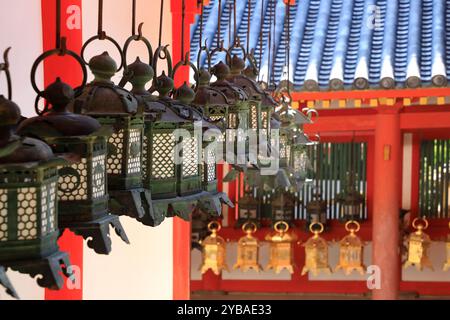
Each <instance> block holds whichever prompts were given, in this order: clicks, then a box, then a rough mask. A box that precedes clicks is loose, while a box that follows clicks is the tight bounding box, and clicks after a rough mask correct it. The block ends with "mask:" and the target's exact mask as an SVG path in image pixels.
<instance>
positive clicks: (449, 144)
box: [443, 140, 450, 218]
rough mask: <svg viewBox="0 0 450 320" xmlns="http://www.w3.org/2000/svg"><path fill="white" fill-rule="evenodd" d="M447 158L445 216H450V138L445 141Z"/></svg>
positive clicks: (445, 161) (445, 162) (445, 160)
mask: <svg viewBox="0 0 450 320" xmlns="http://www.w3.org/2000/svg"><path fill="white" fill-rule="evenodd" d="M444 155H445V158H444V164H445V166H446V167H445V168H446V173H445V175H444V197H443V198H444V212H445V215H444V217H445V218H450V214H449V203H448V197H449V188H450V181H449V178H450V172H449V170H450V168H449V167H450V140H446V141H445V152H444Z"/></svg>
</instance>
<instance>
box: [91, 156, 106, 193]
mask: <svg viewBox="0 0 450 320" xmlns="http://www.w3.org/2000/svg"><path fill="white" fill-rule="evenodd" d="M105 160H106V156H105V155H104V154H102V155H99V156H96V157H94V158H93V159H92V198H93V199H98V198H102V197H103V196H105V194H106V192H105Z"/></svg>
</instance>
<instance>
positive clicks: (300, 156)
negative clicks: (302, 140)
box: [294, 152, 308, 171]
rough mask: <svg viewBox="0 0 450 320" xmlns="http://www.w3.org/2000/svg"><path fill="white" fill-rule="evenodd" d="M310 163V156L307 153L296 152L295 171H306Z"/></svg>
mask: <svg viewBox="0 0 450 320" xmlns="http://www.w3.org/2000/svg"><path fill="white" fill-rule="evenodd" d="M307 163H308V156H307V154H306V153H305V152H295V154H294V170H295V171H306V170H307Z"/></svg>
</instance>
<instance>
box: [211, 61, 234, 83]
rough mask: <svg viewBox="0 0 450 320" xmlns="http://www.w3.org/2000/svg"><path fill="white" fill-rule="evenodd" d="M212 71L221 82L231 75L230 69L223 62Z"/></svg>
mask: <svg viewBox="0 0 450 320" xmlns="http://www.w3.org/2000/svg"><path fill="white" fill-rule="evenodd" d="M211 71H212V73H213V74H214V75H215V76H216V77H217V80H219V81H223V80H225V79H226V78H228V76H229V75H230V67H228V66H227V65H226V64H225V63H224V62H223V61H220V62H219V63H218V64H216V65H215V66H214V67H213V68H212V70H211Z"/></svg>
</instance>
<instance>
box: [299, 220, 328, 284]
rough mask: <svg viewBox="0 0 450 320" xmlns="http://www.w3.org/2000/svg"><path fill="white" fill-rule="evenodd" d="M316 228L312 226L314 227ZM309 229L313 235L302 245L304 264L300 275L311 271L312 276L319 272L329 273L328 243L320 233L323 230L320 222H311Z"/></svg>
mask: <svg viewBox="0 0 450 320" xmlns="http://www.w3.org/2000/svg"><path fill="white" fill-rule="evenodd" d="M316 226H317V227H318V228H314V227H316ZM309 230H310V231H311V233H313V234H314V235H313V236H312V237H311V238H309V239H308V241H306V243H305V244H304V245H303V246H304V247H305V253H306V258H305V266H304V267H303V270H302V276H303V275H305V274H307V273H308V272H311V273H312V274H313V275H314V276H317V275H319V273H320V272H323V273H326V274H331V269H330V267H329V266H328V244H327V242H326V240H325V239H324V238H322V237H321V236H320V234H321V233H322V232H323V230H324V226H323V225H322V224H321V223H316V224H312V225H310V226H309Z"/></svg>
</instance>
